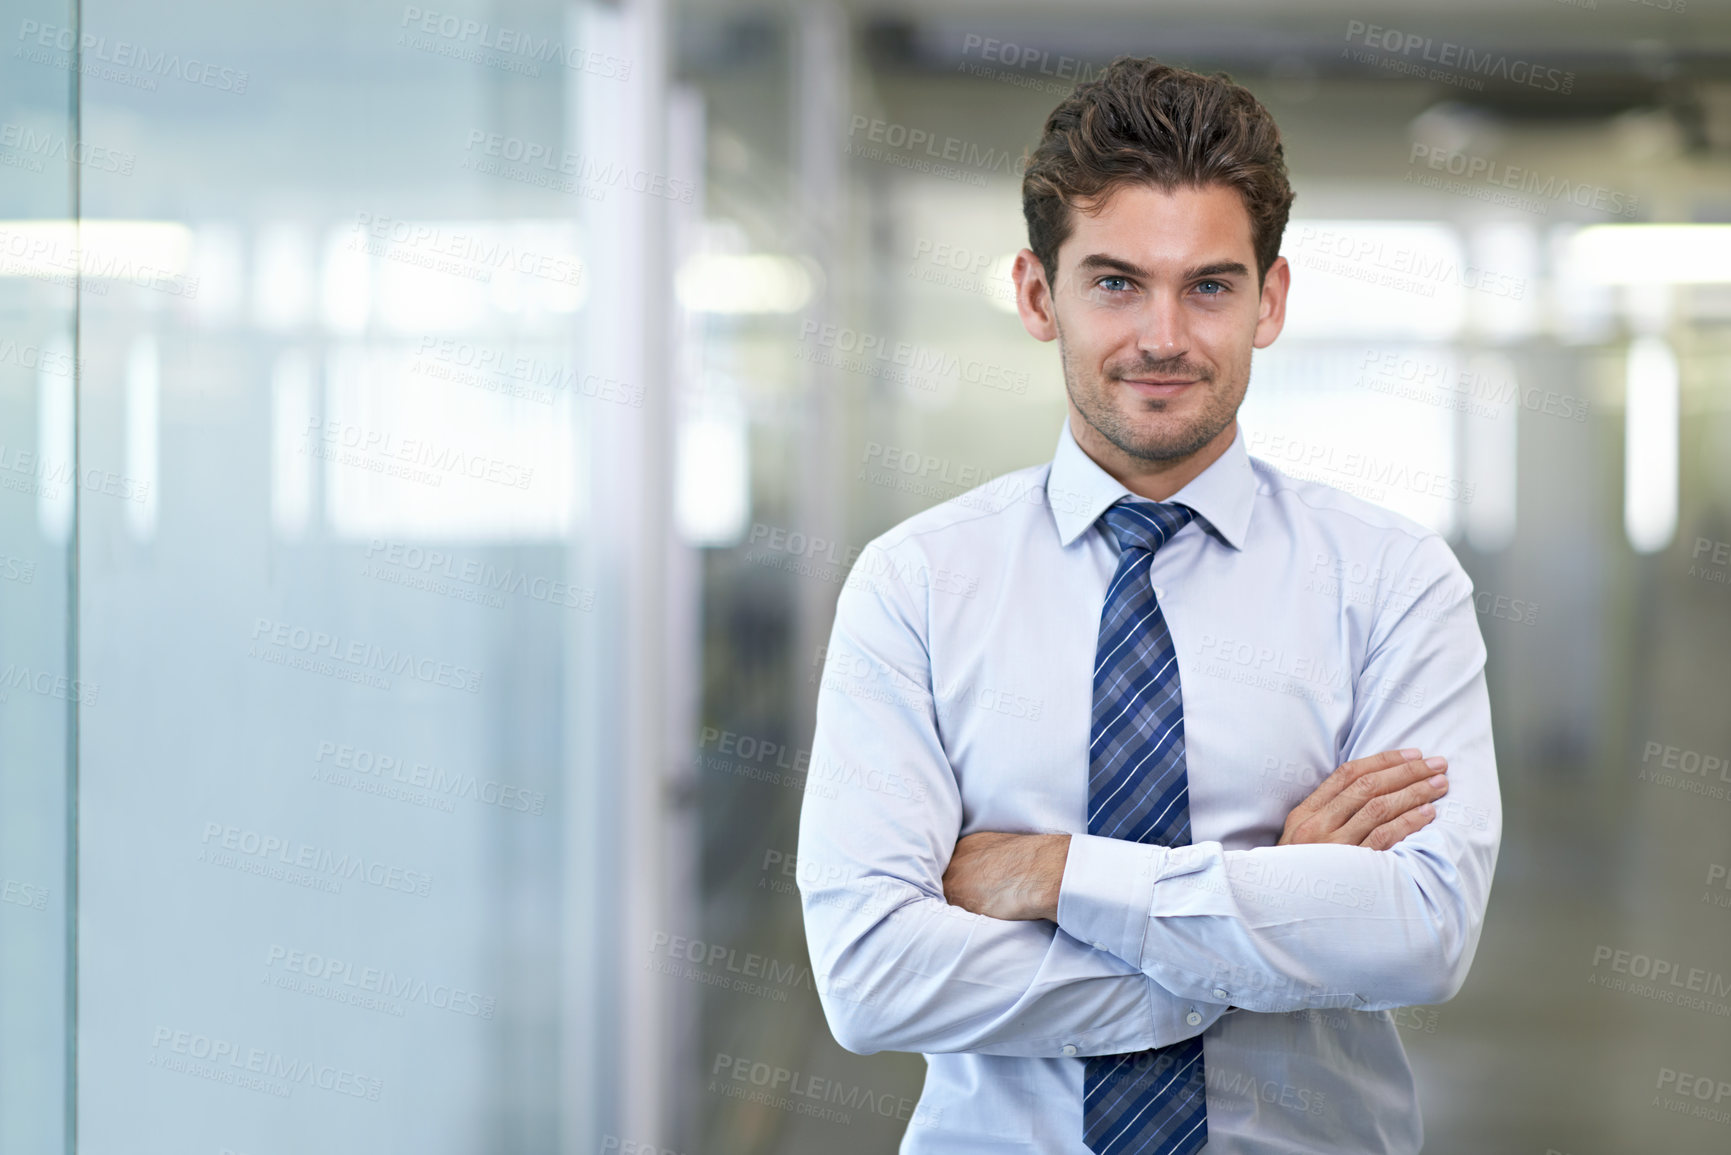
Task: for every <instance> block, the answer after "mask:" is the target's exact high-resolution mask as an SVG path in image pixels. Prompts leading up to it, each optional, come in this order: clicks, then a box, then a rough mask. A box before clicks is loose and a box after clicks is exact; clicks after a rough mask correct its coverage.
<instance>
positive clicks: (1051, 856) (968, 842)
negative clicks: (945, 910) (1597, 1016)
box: [944, 830, 1070, 922]
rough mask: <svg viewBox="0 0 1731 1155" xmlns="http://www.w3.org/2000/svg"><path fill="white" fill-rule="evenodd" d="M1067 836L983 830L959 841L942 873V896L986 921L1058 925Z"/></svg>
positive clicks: (1067, 842)
mask: <svg viewBox="0 0 1731 1155" xmlns="http://www.w3.org/2000/svg"><path fill="white" fill-rule="evenodd" d="M1069 856H1070V836H1069V835H1068V834H1003V833H1000V832H998V831H993V830H982V831H979V832H978V833H975V834H968V835H964V836H963V837H961V838H960V839H958V840H957V841H956V849H955V852H954V853H953V854H951V855H950V865H949V867H948V868H947V869H946V870H945V871H944V898H945V899H947V900H948V901H949V903H950V904H951V905H952V906H959V907H961V908H962V909H963V910H970V911H973V912H974V913H975V914H983V915H986V916H987V917H988V918H1005V919H1036V918H1045V919H1050V920H1051V921H1053V922H1057V921H1058V890H1059V888H1060V887H1061V886H1062V885H1063V882H1064V861H1065V860H1066V859H1067V858H1068V857H1069Z"/></svg>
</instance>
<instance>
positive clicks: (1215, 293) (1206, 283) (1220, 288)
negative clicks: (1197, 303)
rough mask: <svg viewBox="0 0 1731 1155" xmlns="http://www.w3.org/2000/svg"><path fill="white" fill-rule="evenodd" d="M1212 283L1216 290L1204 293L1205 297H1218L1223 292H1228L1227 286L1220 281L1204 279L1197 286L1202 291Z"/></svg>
mask: <svg viewBox="0 0 1731 1155" xmlns="http://www.w3.org/2000/svg"><path fill="white" fill-rule="evenodd" d="M1210 285H1213V286H1214V291H1213V292H1204V293H1202V295H1203V296H1204V297H1218V296H1219V295H1220V294H1221V293H1224V292H1226V286H1225V285H1223V284H1221V283H1220V282H1219V281H1202V282H1200V283H1198V284H1197V286H1196V288H1197V290H1198V291H1199V292H1200V291H1201V290H1203V289H1206V288H1207V287H1208V286H1210Z"/></svg>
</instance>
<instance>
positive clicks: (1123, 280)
mask: <svg viewBox="0 0 1731 1155" xmlns="http://www.w3.org/2000/svg"><path fill="white" fill-rule="evenodd" d="M1094 284H1095V285H1096V286H1097V287H1099V288H1102V289H1106V290H1107V292H1123V291H1124V290H1123V289H1113V288H1111V287H1110V286H1112V285H1122V286H1124V289H1128V288H1129V287H1130V280H1129V278H1128V277H1101V278H1100V279H1099V280H1098V281H1095V282H1094Z"/></svg>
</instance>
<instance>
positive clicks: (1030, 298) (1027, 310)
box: [1010, 249, 1058, 341]
mask: <svg viewBox="0 0 1731 1155" xmlns="http://www.w3.org/2000/svg"><path fill="white" fill-rule="evenodd" d="M1010 277H1011V279H1013V280H1014V281H1015V282H1016V312H1017V313H1018V314H1019V315H1020V316H1021V318H1022V328H1024V329H1026V330H1027V331H1028V334H1029V335H1030V336H1031V337H1033V338H1034V339H1035V340H1036V341H1050V340H1053V339H1054V338H1056V337H1057V336H1058V316H1057V313H1056V312H1055V311H1054V310H1053V301H1052V286H1051V285H1049V284H1047V282H1046V269H1045V266H1043V265H1041V264H1040V258H1038V257H1036V256H1035V255H1034V252H1033V250H1032V249H1023V250H1022V251H1021V252H1019V253H1017V254H1016V263H1015V264H1014V265H1012V266H1010Z"/></svg>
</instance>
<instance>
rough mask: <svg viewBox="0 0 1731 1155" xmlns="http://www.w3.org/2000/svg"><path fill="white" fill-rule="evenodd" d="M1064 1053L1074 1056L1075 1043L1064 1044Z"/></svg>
mask: <svg viewBox="0 0 1731 1155" xmlns="http://www.w3.org/2000/svg"><path fill="white" fill-rule="evenodd" d="M1064 1053H1065V1054H1066V1055H1074V1054H1075V1053H1076V1044H1075V1043H1065V1044H1064Z"/></svg>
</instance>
